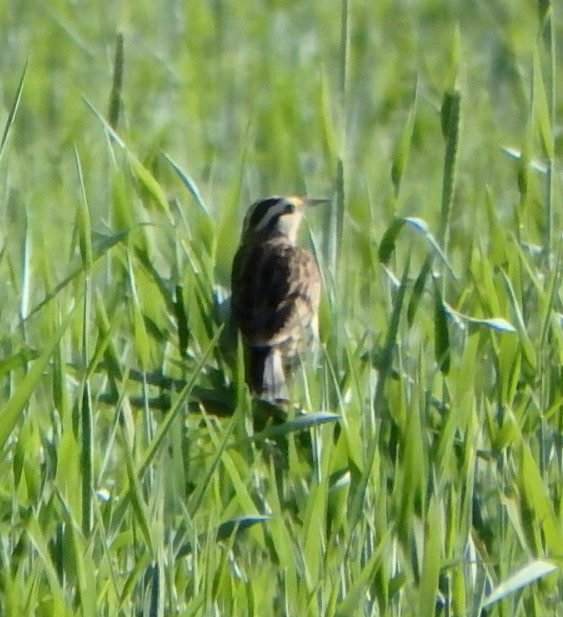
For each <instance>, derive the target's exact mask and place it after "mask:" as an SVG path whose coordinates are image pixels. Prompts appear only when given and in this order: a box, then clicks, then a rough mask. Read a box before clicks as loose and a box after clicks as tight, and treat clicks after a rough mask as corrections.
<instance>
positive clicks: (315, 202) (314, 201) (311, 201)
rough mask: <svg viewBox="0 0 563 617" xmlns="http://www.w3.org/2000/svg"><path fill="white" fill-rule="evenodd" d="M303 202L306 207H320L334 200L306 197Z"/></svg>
mask: <svg viewBox="0 0 563 617" xmlns="http://www.w3.org/2000/svg"><path fill="white" fill-rule="evenodd" d="M302 201H303V205H304V206H320V205H321V204H328V203H330V202H331V201H332V199H331V198H330V197H304V198H303V199H302Z"/></svg>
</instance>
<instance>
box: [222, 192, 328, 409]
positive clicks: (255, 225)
mask: <svg viewBox="0 0 563 617" xmlns="http://www.w3.org/2000/svg"><path fill="white" fill-rule="evenodd" d="M327 201H329V200H328V199H311V198H302V197H280V196H273V197H268V198H266V199H261V200H259V201H256V202H254V203H253V204H252V205H251V206H250V208H249V209H248V212H247V214H246V217H245V219H244V224H243V229H242V234H241V240H240V245H239V247H238V250H237V252H236V254H235V258H234V260H233V269H232V274H231V284H232V314H233V321H234V324H235V326H236V327H237V328H238V329H239V330H240V332H241V336H242V340H243V343H244V347H245V356H246V381H247V383H248V385H249V387H250V389H251V390H252V391H253V392H254V394H256V395H257V396H259V397H261V398H264V399H267V400H269V401H280V400H286V399H287V386H286V380H285V370H286V369H287V367H288V366H289V365H291V363H292V361H294V360H295V359H296V358H297V357H298V356H299V353H300V352H301V351H302V350H303V349H304V347H305V346H307V345H308V344H309V343H310V342H311V341H312V340H314V338H316V337H317V336H318V316H317V313H318V307H319V299H320V292H321V279H320V275H319V269H318V266H317V263H316V261H315V258H314V257H313V255H312V254H311V253H310V252H309V251H307V250H305V249H303V248H301V247H299V246H297V232H298V230H299V224H300V223H301V219H302V217H303V213H304V211H305V210H306V209H307V208H308V207H309V206H312V205H315V204H319V203H324V202H327Z"/></svg>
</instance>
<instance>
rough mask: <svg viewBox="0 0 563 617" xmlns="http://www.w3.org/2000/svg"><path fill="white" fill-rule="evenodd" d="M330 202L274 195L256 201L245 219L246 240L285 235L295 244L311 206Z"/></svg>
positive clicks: (322, 199)
mask: <svg viewBox="0 0 563 617" xmlns="http://www.w3.org/2000/svg"><path fill="white" fill-rule="evenodd" d="M328 201H330V200H329V199H324V198H310V197H295V196H291V197H281V196H279V195H274V196H272V197H266V198H265V199H259V200H258V201H255V202H254V203H253V204H252V205H251V206H250V208H249V209H248V212H247V213H246V216H245V218H244V226H243V231H242V235H243V238H244V239H249V238H253V237H269V236H277V235H283V236H286V237H287V238H288V239H289V241H290V242H292V243H294V242H295V241H296V238H297V231H298V230H299V224H300V223H301V219H302V218H303V214H304V212H305V210H306V209H307V208H308V207H309V206H314V205H316V204H321V203H326V202H328Z"/></svg>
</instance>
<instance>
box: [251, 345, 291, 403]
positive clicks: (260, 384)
mask: <svg viewBox="0 0 563 617" xmlns="http://www.w3.org/2000/svg"><path fill="white" fill-rule="evenodd" d="M247 381H248V385H249V386H250V389H251V390H252V391H253V392H254V393H255V394H257V395H258V396H260V397H262V398H264V399H267V400H269V401H282V400H287V398H288V392H287V385H286V383H285V375H284V370H283V359H282V354H281V352H280V350H279V349H275V348H273V347H249V348H248V365H247Z"/></svg>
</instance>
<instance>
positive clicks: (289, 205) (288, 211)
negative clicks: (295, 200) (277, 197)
mask: <svg viewBox="0 0 563 617" xmlns="http://www.w3.org/2000/svg"><path fill="white" fill-rule="evenodd" d="M292 212H295V205H294V204H292V203H291V202H290V201H288V202H287V203H286V204H285V209H284V214H291V213H292Z"/></svg>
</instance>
